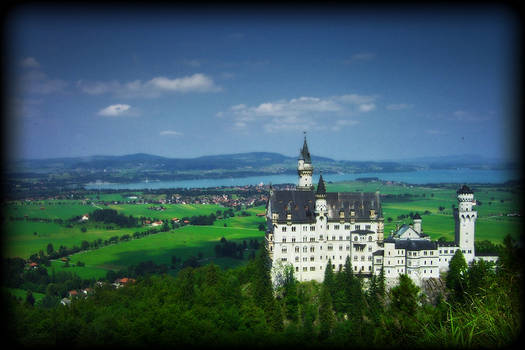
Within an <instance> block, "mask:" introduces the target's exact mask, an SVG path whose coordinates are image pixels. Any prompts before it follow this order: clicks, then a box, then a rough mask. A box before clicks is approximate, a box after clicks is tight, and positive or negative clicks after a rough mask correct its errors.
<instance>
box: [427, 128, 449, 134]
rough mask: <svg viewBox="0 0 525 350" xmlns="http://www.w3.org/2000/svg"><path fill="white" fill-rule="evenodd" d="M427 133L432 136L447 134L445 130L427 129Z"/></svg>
mask: <svg viewBox="0 0 525 350" xmlns="http://www.w3.org/2000/svg"><path fill="white" fill-rule="evenodd" d="M425 132H426V133H427V134H431V135H443V134H445V132H444V131H443V130H439V129H427V130H425Z"/></svg>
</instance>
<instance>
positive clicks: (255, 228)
mask: <svg viewBox="0 0 525 350" xmlns="http://www.w3.org/2000/svg"><path fill="white" fill-rule="evenodd" d="M471 187H472V188H473V190H474V192H475V198H476V200H477V201H478V203H479V204H480V205H478V206H476V207H475V209H476V210H477V211H478V214H479V218H478V220H477V222H476V239H477V240H490V241H492V242H494V243H501V242H502V239H503V238H504V237H505V235H507V234H511V235H512V236H513V237H514V238H519V235H520V232H521V219H520V217H510V216H507V214H509V213H519V212H521V207H520V203H519V197H518V195H517V193H513V192H512V191H511V188H507V187H502V186H493V185H478V186H476V185H473V186H471ZM457 188H458V186H457V185H443V186H441V187H439V188H437V187H429V186H426V187H425V186H405V185H384V184H381V183H373V182H372V183H363V182H347V183H336V184H327V190H328V191H352V192H359V191H363V192H375V191H380V193H381V194H382V195H385V196H384V197H383V200H382V207H383V216H384V218H385V235H386V236H388V235H389V233H390V231H391V230H394V229H395V227H396V226H397V225H402V224H410V223H412V220H411V219H410V218H409V217H408V214H409V213H416V212H417V213H419V214H420V215H421V217H422V227H423V230H424V232H425V233H427V234H429V235H430V236H431V238H433V239H437V238H439V237H445V238H446V239H447V240H453V239H454V219H453V216H452V205H456V206H457V200H456V190H457ZM133 194H137V193H135V192H133V193H132V192H123V193H121V194H118V193H113V194H110V195H101V196H100V197H102V196H106V197H105V198H104V200H108V201H111V200H113V201H117V200H126V199H127V197H128V196H130V195H133ZM404 194H408V195H410V196H403V197H400V195H404ZM388 195H394V196H398V197H389V196H388ZM155 196H159V195H155ZM100 197H99V198H100ZM152 206H153V207H156V206H159V205H157V204H108V205H107V206H103V207H104V208H111V209H116V210H117V211H118V212H119V213H122V214H125V215H133V216H135V217H146V218H152V219H153V218H154V219H163V220H166V219H172V218H174V217H177V218H179V219H180V218H182V217H191V216H197V215H209V214H211V213H214V214H216V213H217V211H218V210H221V211H224V210H225V209H227V208H225V207H222V206H220V205H214V204H186V205H182V204H165V205H163V207H165V208H166V210H164V211H155V210H151V209H148V208H149V207H152ZM439 207H443V208H444V209H443V210H441V211H440V210H439ZM95 209H96V207H95V206H92V205H87V204H83V202H82V201H79V200H49V201H47V200H46V201H38V202H21V201H16V202H9V203H7V204H4V206H3V214H4V215H3V216H4V220H3V223H2V226H3V227H2V228H3V232H4V237H3V239H4V251H3V255H4V257H15V256H18V257H23V258H28V257H29V256H30V255H31V254H34V253H38V251H39V250H43V251H44V252H45V251H46V247H47V245H48V244H49V243H51V244H53V247H54V248H55V249H58V248H59V247H60V246H61V245H63V246H66V247H68V248H71V247H73V246H80V245H81V242H82V241H84V240H85V241H88V242H92V241H94V240H96V239H99V238H100V239H102V240H106V239H109V238H110V237H112V236H118V237H121V236H122V235H124V234H130V235H132V234H133V233H134V232H136V231H144V230H148V229H150V227H147V226H145V227H134V228H118V227H113V228H112V229H108V225H104V224H101V223H94V222H86V223H73V224H72V227H67V226H66V224H65V223H64V224H58V223H54V222H41V221H38V220H37V221H27V220H10V219H9V217H15V218H21V217H24V216H27V217H29V218H45V219H51V220H53V219H62V220H64V221H65V220H67V219H70V218H72V217H75V216H79V215H83V214H87V213H90V212H92V211H93V210H95ZM244 211H246V212H248V213H249V214H250V215H249V216H241V212H240V211H237V212H235V216H234V217H229V218H225V219H220V220H216V221H215V223H214V225H213V226H192V225H188V226H184V227H181V228H178V229H175V230H170V231H168V232H161V233H157V234H153V235H149V236H146V237H143V238H139V239H133V240H130V241H125V242H119V243H117V244H112V245H108V246H104V247H101V248H99V249H94V250H87V251H82V252H79V253H77V254H74V255H72V256H70V258H71V261H70V267H67V268H66V267H64V263H63V262H61V261H53V262H52V265H51V267H50V269H55V270H58V269H67V271H71V272H74V273H76V274H78V275H79V276H80V277H82V278H92V277H93V278H99V277H104V276H105V274H106V273H107V271H108V270H118V269H122V268H126V267H127V266H129V265H134V264H138V263H140V262H143V261H147V260H151V261H153V262H155V263H156V264H167V265H168V266H170V265H171V263H172V257H173V256H176V257H177V258H178V259H180V260H179V261H184V260H186V259H187V258H189V257H190V256H197V255H199V253H200V254H201V256H202V259H201V263H207V262H212V261H213V262H214V263H215V264H217V265H219V266H222V267H233V266H237V265H239V264H242V263H243V261H242V260H236V259H233V258H216V257H215V252H214V246H215V245H216V244H217V243H218V242H219V240H220V239H221V237H225V238H226V239H228V240H233V241H236V242H242V241H243V240H247V241H249V240H250V239H258V240H259V242H263V239H264V232H263V231H260V230H259V226H260V224H265V223H266V219H265V217H264V216H262V217H261V216H257V214H262V213H264V212H265V207H264V206H258V207H253V208H247V209H245V210H244ZM425 212H427V214H425ZM428 212H429V213H430V214H428ZM401 215H405V216H406V217H405V218H399V217H400V216H401ZM83 227H84V228H85V229H86V230H85V231H86V232H82V230H81V229H82V228H83ZM245 255H247V254H245ZM79 261H80V262H83V263H84V264H85V266H84V267H79V266H76V265H77V263H78V262H79Z"/></svg>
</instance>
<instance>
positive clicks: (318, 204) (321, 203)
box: [315, 174, 327, 216]
mask: <svg viewBox="0 0 525 350" xmlns="http://www.w3.org/2000/svg"><path fill="white" fill-rule="evenodd" d="M326 210H327V207H326V186H325V183H324V180H323V174H321V176H320V177H319V184H318V185H317V191H316V192H315V215H316V216H325V215H326Z"/></svg>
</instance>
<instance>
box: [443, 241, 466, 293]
mask: <svg viewBox="0 0 525 350" xmlns="http://www.w3.org/2000/svg"><path fill="white" fill-rule="evenodd" d="M467 267H468V266H467V262H466V261H465V257H464V256H463V253H462V252H461V249H458V250H456V253H455V254H454V256H453V257H452V259H450V262H449V264H448V273H447V277H446V279H445V282H446V285H447V288H448V289H449V290H450V291H451V292H452V298H453V300H455V301H462V300H463V298H464V292H465V288H466V281H465V278H466V273H467Z"/></svg>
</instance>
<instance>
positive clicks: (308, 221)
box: [266, 136, 497, 284]
mask: <svg viewBox="0 0 525 350" xmlns="http://www.w3.org/2000/svg"><path fill="white" fill-rule="evenodd" d="M297 172H298V175H299V182H298V186H297V187H296V190H291V191H290V190H287V191H275V190H273V189H272V188H271V187H270V197H269V199H268V203H267V207H266V217H267V222H268V230H267V232H266V245H267V249H268V252H269V255H270V258H271V260H272V278H273V279H274V281H275V278H276V276H278V274H279V273H280V272H282V269H283V267H285V266H286V265H291V266H292V268H293V271H294V276H295V278H297V279H298V280H299V281H309V280H316V281H319V282H322V281H323V279H324V268H325V267H326V265H327V263H328V261H329V260H330V261H331V263H332V267H333V268H334V270H338V269H342V268H343V266H344V264H345V261H346V258H347V257H350V260H351V262H352V267H353V269H354V273H356V274H361V275H363V276H371V275H372V274H375V275H378V274H379V273H380V272H381V269H383V270H384V274H385V277H386V279H387V280H392V279H396V280H397V277H399V275H401V274H407V275H408V276H409V277H411V278H412V280H413V281H414V282H415V283H417V284H421V283H422V281H423V280H424V279H428V278H439V274H440V272H441V271H446V270H448V264H449V262H450V259H451V258H452V256H453V255H454V253H455V252H456V250H458V249H461V251H462V252H463V254H464V256H465V260H466V261H467V263H470V262H471V261H473V260H474V259H485V260H491V261H494V260H496V259H497V257H477V256H475V251H474V236H475V223H476V218H477V212H476V211H474V210H473V209H472V207H473V206H474V205H475V204H476V202H475V200H474V194H473V192H472V190H471V189H470V188H469V187H468V186H466V185H463V186H462V187H461V188H460V189H459V190H458V191H457V199H458V202H459V205H458V208H457V209H454V218H455V221H456V227H455V242H453V243H446V242H437V241H432V240H430V237H429V236H428V235H426V234H424V233H423V229H422V219H421V217H420V216H419V214H416V215H415V216H414V217H413V221H414V222H413V225H403V226H401V227H400V228H399V229H398V230H397V231H396V232H392V233H391V235H390V236H389V237H388V238H384V218H383V213H382V208H381V199H380V195H379V192H375V193H362V192H328V193H327V192H326V187H325V182H324V180H323V176H322V174H321V176H320V178H319V184H318V186H317V190H315V191H314V187H313V185H312V175H313V166H312V161H311V157H310V153H309V151H308V145H307V143H306V136H305V139H304V144H303V148H302V149H301V151H300V156H299V161H298V167H297Z"/></svg>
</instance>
